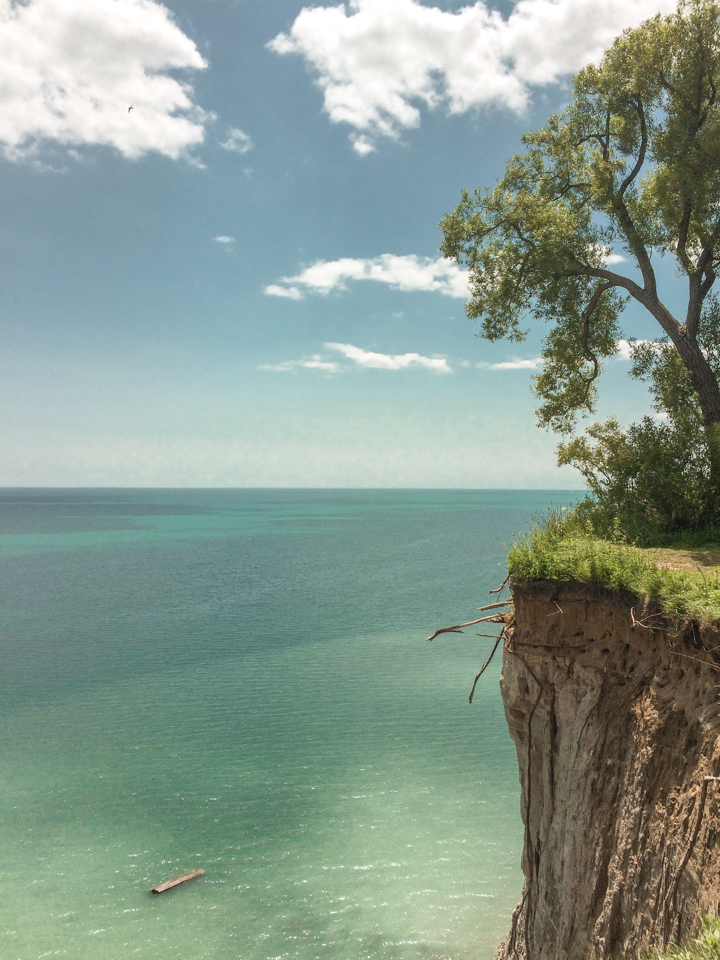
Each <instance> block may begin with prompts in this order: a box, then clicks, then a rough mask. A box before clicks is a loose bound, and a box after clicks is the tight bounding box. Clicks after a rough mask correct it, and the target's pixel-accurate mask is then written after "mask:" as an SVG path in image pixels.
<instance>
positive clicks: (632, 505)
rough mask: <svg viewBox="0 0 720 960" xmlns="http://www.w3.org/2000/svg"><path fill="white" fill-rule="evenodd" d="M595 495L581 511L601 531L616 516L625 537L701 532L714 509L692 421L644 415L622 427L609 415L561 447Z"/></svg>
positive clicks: (653, 538) (651, 538) (564, 459)
mask: <svg viewBox="0 0 720 960" xmlns="http://www.w3.org/2000/svg"><path fill="white" fill-rule="evenodd" d="M558 463H560V464H565V463H569V464H572V465H573V466H575V467H577V468H578V469H579V470H580V472H581V473H582V475H583V477H584V478H585V480H586V481H587V484H588V487H589V488H590V490H592V492H593V494H594V499H593V500H592V501H590V502H588V503H587V504H586V507H585V512H586V514H587V515H588V516H590V517H592V518H593V520H594V522H595V524H596V526H597V527H598V528H599V529H606V528H607V526H608V524H609V523H611V522H612V521H613V520H614V519H617V520H618V521H619V522H620V523H621V525H622V528H623V530H625V532H626V533H627V534H628V535H629V536H630V538H631V539H633V540H637V541H639V542H642V543H648V544H649V543H652V542H658V538H659V537H662V535H664V534H672V533H675V532H677V531H681V530H702V529H704V528H705V527H707V526H708V525H709V524H711V523H712V522H713V521H714V519H715V517H716V513H717V504H716V502H715V499H714V496H713V492H712V485H711V481H710V465H709V457H708V455H707V448H706V445H705V444H704V443H703V442H702V431H701V430H700V431H698V430H697V429H693V428H692V424H688V423H686V422H681V423H679V424H677V423H672V422H670V421H656V420H653V419H652V418H651V417H645V418H643V420H642V421H641V422H640V423H636V424H632V425H631V426H630V428H629V429H628V431H627V432H623V431H622V430H621V429H620V426H619V424H618V422H617V420H615V418H613V417H610V418H609V419H608V420H606V421H605V422H604V423H594V424H592V426H590V427H589V428H588V429H587V430H586V431H585V434H584V435H583V436H581V437H576V438H574V439H573V440H570V441H569V442H568V443H565V444H561V446H560V447H559V456H558Z"/></svg>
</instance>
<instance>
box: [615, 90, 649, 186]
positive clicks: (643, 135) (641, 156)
mask: <svg viewBox="0 0 720 960" xmlns="http://www.w3.org/2000/svg"><path fill="white" fill-rule="evenodd" d="M635 109H636V111H637V115H638V116H639V117H640V151H639V153H638V158H637V160H636V161H635V166H634V167H633V168H632V170H631V171H630V173H629V174H628V175H627V176H626V177H625V179H624V180H623V182H622V183H621V184H620V191H619V196H620V197H622V196H624V194H625V191H626V190H627V188H628V187H629V186H630V184H631V183H632V182H633V181H634V180H635V178H636V177H637V175H638V174H639V173H640V171H641V169H642V165H643V163H645V153H646V152H647V123H646V122H645V111H644V110H643V105H642V100H641V99H640V97H639V96H636V97H635Z"/></svg>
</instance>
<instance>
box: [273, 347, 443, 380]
mask: <svg viewBox="0 0 720 960" xmlns="http://www.w3.org/2000/svg"><path fill="white" fill-rule="evenodd" d="M323 346H324V347H325V349H326V350H332V351H333V352H335V353H340V354H342V356H343V357H344V358H345V359H346V360H349V361H350V364H351V365H354V366H356V367H364V368H372V369H375V370H405V369H407V368H408V367H423V368H424V369H425V370H432V371H433V372H434V373H452V370H451V368H450V367H449V366H448V362H447V360H445V359H444V358H443V357H424V356H423V355H422V354H420V353H400V354H391V353H375V352H373V351H371V350H363V349H362V348H361V347H355V346H353V345H352V344H351V343H325V344H323ZM349 369H352V367H351V366H350V365H347V364H345V365H343V364H342V363H338V362H337V361H336V360H328V359H327V358H326V357H323V356H321V355H320V354H315V355H314V356H312V357H311V358H310V359H309V360H283V361H282V363H263V364H261V365H260V370H270V371H272V372H274V373H291V372H292V371H294V370H320V371H322V372H324V373H341V372H342V371H344V370H349Z"/></svg>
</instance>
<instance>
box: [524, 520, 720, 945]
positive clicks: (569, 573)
mask: <svg viewBox="0 0 720 960" xmlns="http://www.w3.org/2000/svg"><path fill="white" fill-rule="evenodd" d="M508 570H509V572H510V573H511V574H512V576H513V577H514V578H515V579H516V580H576V581H580V582H582V583H592V582H594V583H602V584H605V585H606V586H609V587H613V588H615V589H617V590H629V591H630V592H632V593H635V594H636V595H637V596H639V597H643V598H647V599H653V600H656V601H657V602H658V603H659V604H660V606H661V607H662V609H663V611H664V613H665V614H666V616H667V617H668V618H669V620H671V621H676V622H677V621H681V620H685V619H688V618H690V619H695V620H699V621H701V622H705V623H708V622H709V623H717V622H720V547H718V545H717V544H714V545H707V546H705V547H698V548H695V549H684V550H683V549H673V548H659V547H656V548H641V547H636V546H633V545H630V544H628V543H626V542H625V541H624V539H623V537H622V534H621V533H620V532H619V530H618V531H616V532H615V534H614V535H613V537H612V538H610V539H604V538H601V537H598V536H597V535H596V534H595V533H594V531H593V529H592V526H591V525H590V524H588V523H583V522H582V521H580V520H579V519H578V518H577V517H576V516H574V515H573V514H572V513H571V514H569V515H568V516H567V517H563V516H561V515H551V516H550V517H549V518H548V519H547V520H545V521H544V522H542V523H538V524H535V525H534V526H533V528H532V529H531V531H530V532H529V533H526V534H519V535H516V537H515V540H514V541H513V543H512V544H511V546H510V549H509V551H508ZM719 960H720V958H719Z"/></svg>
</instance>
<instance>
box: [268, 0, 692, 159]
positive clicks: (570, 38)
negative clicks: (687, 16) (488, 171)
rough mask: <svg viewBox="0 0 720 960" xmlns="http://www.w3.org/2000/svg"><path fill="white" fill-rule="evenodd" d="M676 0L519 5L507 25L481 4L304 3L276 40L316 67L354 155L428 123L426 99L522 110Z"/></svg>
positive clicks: (276, 46)
mask: <svg viewBox="0 0 720 960" xmlns="http://www.w3.org/2000/svg"><path fill="white" fill-rule="evenodd" d="M674 7H675V0H633V2H631V3H628V2H627V0H605V2H603V3H598V2H597V0H519V2H516V3H515V6H514V9H513V10H512V13H511V14H510V16H509V17H508V18H507V19H504V18H503V17H502V15H501V14H500V13H499V12H498V11H497V10H493V9H491V8H490V7H489V6H487V5H486V4H485V3H483V2H475V3H472V4H468V5H467V6H464V7H462V8H461V9H460V10H457V11H448V10H441V9H439V8H438V7H433V6H426V5H425V4H423V3H420V2H418V0H349V2H348V3H347V4H344V5H343V4H340V5H333V6H326V7H323V6H316V7H310V6H307V7H304V8H303V9H302V10H301V12H300V13H299V14H298V16H297V18H296V19H295V22H294V23H293V25H292V27H291V28H290V30H289V31H288V32H287V33H281V34H279V35H278V36H276V37H275V38H274V39H273V40H271V41H270V43H269V44H268V46H269V48H270V49H271V50H273V51H274V52H275V53H278V54H290V53H295V54H299V55H300V56H302V57H303V58H304V59H305V60H306V61H307V62H308V63H309V64H310V65H311V67H312V68H313V70H314V71H315V75H316V78H317V82H318V84H319V86H320V87H321V88H322V90H323V91H324V96H325V104H324V105H325V111H326V113H327V114H328V116H329V118H330V120H331V121H333V122H334V123H347V124H349V125H350V126H351V127H353V132H352V133H351V135H350V139H351V142H352V144H353V146H354V148H355V150H356V151H357V152H358V153H359V154H361V155H364V154H367V153H370V152H372V151H373V150H374V149H375V148H376V143H377V140H378V138H379V137H392V138H397V137H398V136H399V135H400V133H401V131H402V130H405V129H408V128H411V127H417V126H418V125H419V123H420V110H419V109H418V103H420V104H424V105H425V106H426V107H428V108H430V109H433V108H439V107H442V108H444V109H445V110H446V111H447V112H448V113H450V114H458V113H464V112H465V111H467V110H470V109H473V108H478V107H483V106H488V105H495V106H501V107H505V108H507V109H510V110H513V111H516V112H519V111H522V110H523V109H524V108H525V107H526V106H527V103H528V101H529V99H530V91H531V88H532V87H539V86H546V85H548V84H552V83H556V82H557V81H558V80H560V79H562V78H563V77H566V76H569V75H570V74H572V73H575V72H576V71H577V70H578V69H579V68H580V67H582V66H584V65H585V64H587V63H590V62H597V61H598V60H599V59H600V57H601V56H602V53H603V51H604V50H605V49H606V48H607V47H608V46H609V45H610V43H611V42H612V40H613V39H614V38H615V37H616V36H617V35H618V34H620V33H621V32H622V31H623V30H624V29H626V28H627V27H633V26H637V25H638V24H639V23H641V22H642V21H643V20H644V19H646V18H647V17H650V16H653V15H654V14H656V13H658V12H661V13H667V12H669V11H670V10H672V9H673V8H674Z"/></svg>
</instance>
